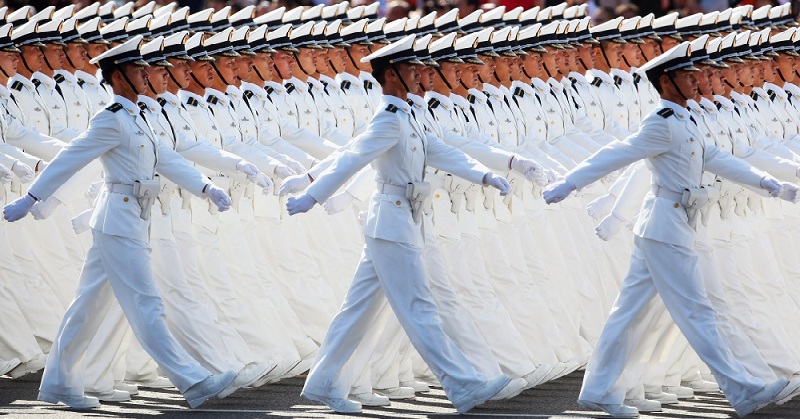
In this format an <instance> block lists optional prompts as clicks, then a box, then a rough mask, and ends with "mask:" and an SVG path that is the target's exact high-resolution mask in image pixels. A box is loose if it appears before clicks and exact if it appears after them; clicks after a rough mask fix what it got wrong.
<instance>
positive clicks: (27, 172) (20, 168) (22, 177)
mask: <svg viewBox="0 0 800 419" xmlns="http://www.w3.org/2000/svg"><path fill="white" fill-rule="evenodd" d="M11 171H12V172H14V174H15V175H17V177H18V178H19V181H20V182H22V183H28V182H30V181H32V180H33V178H34V177H36V172H34V171H33V169H31V167H30V166H28V165H27V164H25V163H23V162H21V161H19V160H17V162H16V163H14V164H12V165H11Z"/></svg>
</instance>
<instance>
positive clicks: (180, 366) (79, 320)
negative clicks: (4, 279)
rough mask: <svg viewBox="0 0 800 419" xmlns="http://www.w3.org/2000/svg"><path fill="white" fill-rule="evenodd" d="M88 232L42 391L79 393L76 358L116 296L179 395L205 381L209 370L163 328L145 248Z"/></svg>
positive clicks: (165, 325)
mask: <svg viewBox="0 0 800 419" xmlns="http://www.w3.org/2000/svg"><path fill="white" fill-rule="evenodd" d="M93 234H94V241H93V245H92V248H91V249H89V253H88V254H87V255H86V261H85V262H84V265H83V270H82V271H81V278H80V281H79V285H78V291H77V294H76V297H75V299H74V300H73V301H72V304H70V306H69V308H67V312H66V313H65V314H64V320H63V321H62V323H61V327H60V328H59V331H58V333H57V335H56V342H55V343H54V345H53V349H52V351H51V352H50V356H49V357H48V360H47V367H46V369H45V372H44V376H43V377H42V383H41V387H40V388H41V390H42V391H46V392H49V393H57V394H72V395H80V394H83V392H84V388H83V380H82V378H81V374H80V371H81V359H82V358H83V355H84V352H85V351H86V347H87V346H88V345H89V342H90V339H91V337H92V336H94V334H95V333H96V332H97V329H98V328H99V326H100V323H101V321H102V319H103V318H104V317H105V314H106V312H107V311H108V308H109V306H110V305H111V303H112V302H113V301H114V298H115V297H116V300H117V301H118V302H119V305H120V306H121V307H122V310H123V312H125V316H126V317H127V319H128V322H129V323H130V325H131V328H132V329H133V332H134V334H135V335H136V336H137V338H138V339H139V340H140V342H141V343H142V346H143V347H144V348H145V350H146V351H147V352H148V353H149V354H150V356H152V357H153V359H155V360H156V361H157V362H158V364H159V366H160V367H161V370H162V371H164V374H166V376H167V378H169V379H170V381H172V383H173V384H175V386H176V387H178V389H179V390H180V391H181V392H185V391H186V390H188V389H189V387H191V386H192V385H194V384H196V383H198V382H200V381H202V380H204V379H205V378H206V377H208V376H209V374H210V373H209V372H208V370H206V369H205V368H203V367H202V366H200V364H198V363H197V361H195V360H194V359H193V358H192V357H190V356H189V354H188V353H187V352H186V351H185V350H184V349H183V348H182V347H181V346H180V345H179V344H178V342H177V341H176V340H175V338H174V337H173V336H172V334H170V332H169V329H168V328H167V323H166V321H164V307H163V305H162V302H161V297H160V295H159V293H158V289H157V287H156V285H155V281H154V280H153V276H152V268H151V265H150V247H149V245H148V244H147V243H145V242H141V241H138V240H133V239H129V238H124V237H118V236H109V235H106V234H103V233H100V232H97V231H93Z"/></svg>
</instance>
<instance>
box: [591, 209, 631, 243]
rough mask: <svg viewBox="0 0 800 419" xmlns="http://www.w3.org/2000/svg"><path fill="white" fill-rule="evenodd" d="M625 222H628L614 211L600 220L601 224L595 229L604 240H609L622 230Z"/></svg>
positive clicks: (595, 232)
mask: <svg viewBox="0 0 800 419" xmlns="http://www.w3.org/2000/svg"><path fill="white" fill-rule="evenodd" d="M625 224H627V221H625V220H624V219H623V218H622V217H620V216H618V215H617V214H614V213H613V212H612V213H611V214H608V216H606V218H603V221H600V224H598V225H597V227H596V228H595V229H594V234H596V235H597V237H600V239H602V240H605V241H609V240H611V238H612V237H614V236H616V235H617V233H619V231H620V230H622V227H623V226H624V225H625Z"/></svg>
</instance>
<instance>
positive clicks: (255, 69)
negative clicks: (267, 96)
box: [253, 64, 267, 82]
mask: <svg viewBox="0 0 800 419" xmlns="http://www.w3.org/2000/svg"><path fill="white" fill-rule="evenodd" d="M253 71H255V72H256V76H258V78H259V79H261V81H262V82H264V81H267V79H265V78H264V76H263V75H262V74H261V72H260V71H258V66H257V65H255V64H253Z"/></svg>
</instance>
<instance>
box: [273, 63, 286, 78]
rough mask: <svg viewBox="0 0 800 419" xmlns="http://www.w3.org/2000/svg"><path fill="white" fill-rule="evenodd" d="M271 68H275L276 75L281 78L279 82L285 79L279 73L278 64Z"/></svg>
mask: <svg viewBox="0 0 800 419" xmlns="http://www.w3.org/2000/svg"><path fill="white" fill-rule="evenodd" d="M273 68H274V69H275V72H276V73H278V77H280V78H281V82H283V81H284V80H287V79H286V78H285V77H283V74H281V71H280V70H278V66H277V65H276V66H273Z"/></svg>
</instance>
